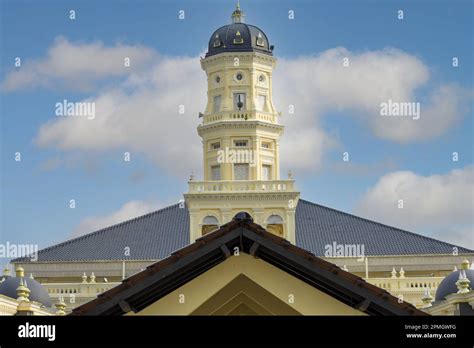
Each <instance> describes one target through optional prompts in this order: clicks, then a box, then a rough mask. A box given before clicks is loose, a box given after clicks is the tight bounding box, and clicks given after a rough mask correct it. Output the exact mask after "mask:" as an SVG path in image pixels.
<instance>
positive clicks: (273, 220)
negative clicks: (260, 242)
mask: <svg viewBox="0 0 474 348" xmlns="http://www.w3.org/2000/svg"><path fill="white" fill-rule="evenodd" d="M267 231H268V232H270V233H273V234H275V235H277V236H279V237H282V238H283V237H284V231H283V219H282V218H281V216H280V215H275V214H274V215H270V216H269V217H268V219H267Z"/></svg>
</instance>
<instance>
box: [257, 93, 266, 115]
mask: <svg viewBox="0 0 474 348" xmlns="http://www.w3.org/2000/svg"><path fill="white" fill-rule="evenodd" d="M266 103H267V97H266V96H264V95H261V94H259V95H258V105H257V107H258V110H259V111H264V110H265V105H266Z"/></svg>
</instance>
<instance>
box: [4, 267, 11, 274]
mask: <svg viewBox="0 0 474 348" xmlns="http://www.w3.org/2000/svg"><path fill="white" fill-rule="evenodd" d="M3 275H4V276H9V275H10V269H9V268H8V266H5V268H4V269H3Z"/></svg>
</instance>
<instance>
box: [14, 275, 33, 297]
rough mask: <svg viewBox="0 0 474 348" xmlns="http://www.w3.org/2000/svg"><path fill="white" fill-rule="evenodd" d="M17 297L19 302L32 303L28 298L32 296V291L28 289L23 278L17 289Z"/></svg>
mask: <svg viewBox="0 0 474 348" xmlns="http://www.w3.org/2000/svg"><path fill="white" fill-rule="evenodd" d="M16 295H17V296H18V298H17V301H18V302H22V301H26V302H29V301H30V300H29V298H28V297H29V296H30V289H28V287H27V285H26V281H23V278H21V279H20V285H18V287H17V288H16Z"/></svg>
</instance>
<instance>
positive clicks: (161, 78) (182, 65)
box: [36, 57, 206, 177]
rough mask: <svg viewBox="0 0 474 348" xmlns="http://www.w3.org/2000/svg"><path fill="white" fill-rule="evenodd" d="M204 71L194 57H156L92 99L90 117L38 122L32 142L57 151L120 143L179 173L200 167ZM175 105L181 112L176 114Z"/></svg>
mask: <svg viewBox="0 0 474 348" xmlns="http://www.w3.org/2000/svg"><path fill="white" fill-rule="evenodd" d="M205 85H206V83H205V75H204V74H203V72H202V71H200V70H199V64H198V63H197V60H196V59H194V58H173V59H170V58H164V57H161V58H157V59H156V65H155V66H154V67H152V68H151V69H150V71H148V72H147V74H145V75H141V74H138V75H137V74H132V75H131V76H130V78H129V79H127V80H126V81H125V82H124V83H123V84H120V85H119V86H118V87H116V88H114V89H111V90H107V91H105V92H103V93H101V94H99V95H98V96H97V97H95V98H90V99H88V100H87V101H88V102H94V103H95V105H96V107H95V109H96V116H95V118H94V119H91V120H89V119H87V117H77V116H76V117H61V118H57V119H53V120H51V121H50V122H48V123H46V124H44V125H42V126H41V128H40V130H39V132H38V135H37V138H36V143H37V144H38V145H39V146H42V147H56V148H59V149H61V150H77V149H78V150H84V151H92V152H94V151H103V150H111V149H115V148H120V149H122V150H123V151H129V152H130V153H131V156H132V160H133V156H134V154H136V153H144V154H145V155H146V156H148V157H149V158H150V159H151V160H152V161H154V162H155V163H156V164H158V165H159V166H160V167H161V168H162V169H164V170H166V171H168V172H169V173H172V174H174V175H179V176H181V177H185V176H187V175H189V173H190V172H191V170H193V169H194V171H195V172H197V171H199V170H200V169H201V168H200V167H201V161H200V159H201V145H200V141H199V138H198V136H197V132H196V127H197V125H198V123H199V120H198V112H199V111H200V110H202V108H203V107H204V105H205V98H206V95H205V92H204V91H205ZM180 105H184V107H185V113H184V114H179V112H178V109H179V106H180Z"/></svg>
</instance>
